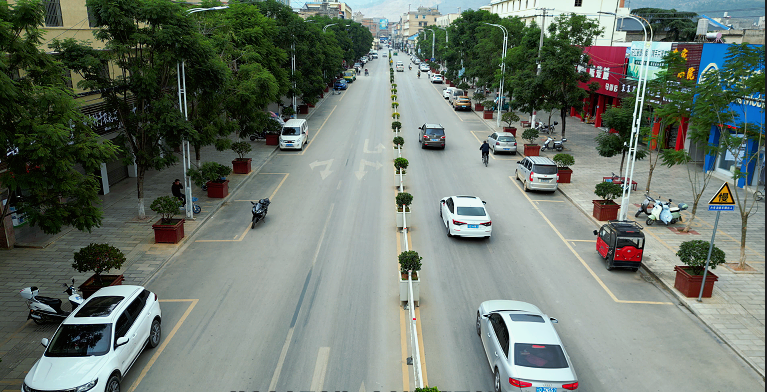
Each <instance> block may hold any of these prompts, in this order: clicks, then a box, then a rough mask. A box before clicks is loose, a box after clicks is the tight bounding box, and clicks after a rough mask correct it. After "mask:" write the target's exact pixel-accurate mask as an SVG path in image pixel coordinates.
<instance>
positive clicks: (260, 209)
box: [250, 198, 271, 229]
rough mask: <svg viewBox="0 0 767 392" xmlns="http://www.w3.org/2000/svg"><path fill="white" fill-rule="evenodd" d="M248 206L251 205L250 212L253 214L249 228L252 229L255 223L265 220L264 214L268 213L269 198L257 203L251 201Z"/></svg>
mask: <svg viewBox="0 0 767 392" xmlns="http://www.w3.org/2000/svg"><path fill="white" fill-rule="evenodd" d="M250 204H252V205H253V208H251V211H250V212H251V213H252V214H253V217H252V218H251V221H250V222H251V223H250V228H251V229H253V228H255V227H256V223H258V222H259V221H261V220H264V218H266V213H267V212H268V211H269V204H271V202H270V201H269V198H263V199H261V200H259V201H258V202H257V203H254V202H252V201H251V202H250Z"/></svg>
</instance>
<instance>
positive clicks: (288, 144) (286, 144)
mask: <svg viewBox="0 0 767 392" xmlns="http://www.w3.org/2000/svg"><path fill="white" fill-rule="evenodd" d="M285 146H286V147H293V143H285Z"/></svg>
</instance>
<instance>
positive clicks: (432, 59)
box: [429, 57, 437, 63]
mask: <svg viewBox="0 0 767 392" xmlns="http://www.w3.org/2000/svg"><path fill="white" fill-rule="evenodd" d="M429 61H431V62H432V63H433V62H435V61H437V60H435V59H434V57H432V58H431V60H429Z"/></svg>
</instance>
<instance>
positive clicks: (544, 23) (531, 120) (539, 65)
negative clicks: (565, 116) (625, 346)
mask: <svg viewBox="0 0 767 392" xmlns="http://www.w3.org/2000/svg"><path fill="white" fill-rule="evenodd" d="M536 9H537V10H541V11H543V15H542V17H541V38H540V39H539V40H538V61H537V63H538V69H537V71H536V73H535V75H536V76H538V75H540V74H541V49H543V30H544V29H545V27H546V11H552V10H554V9H553V8H536ZM530 126H531V127H533V128H535V112H533V117H532V118H531V119H530Z"/></svg>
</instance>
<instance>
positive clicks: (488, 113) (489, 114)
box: [482, 110, 493, 120]
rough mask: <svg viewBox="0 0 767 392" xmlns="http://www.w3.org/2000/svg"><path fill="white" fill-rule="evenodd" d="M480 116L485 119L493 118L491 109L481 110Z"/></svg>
mask: <svg viewBox="0 0 767 392" xmlns="http://www.w3.org/2000/svg"><path fill="white" fill-rule="evenodd" d="M482 118H484V119H485V120H492V119H493V111H492V110H485V111H483V112H482Z"/></svg>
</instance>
